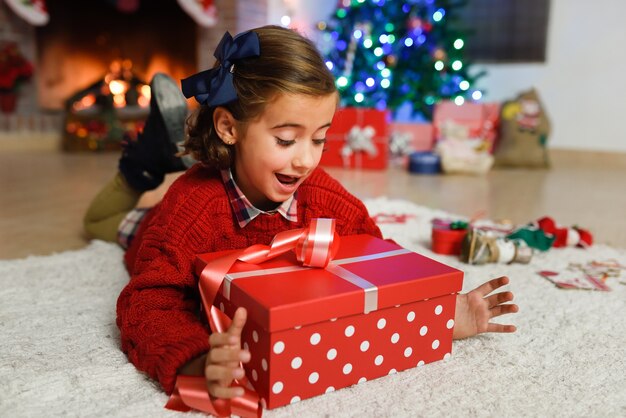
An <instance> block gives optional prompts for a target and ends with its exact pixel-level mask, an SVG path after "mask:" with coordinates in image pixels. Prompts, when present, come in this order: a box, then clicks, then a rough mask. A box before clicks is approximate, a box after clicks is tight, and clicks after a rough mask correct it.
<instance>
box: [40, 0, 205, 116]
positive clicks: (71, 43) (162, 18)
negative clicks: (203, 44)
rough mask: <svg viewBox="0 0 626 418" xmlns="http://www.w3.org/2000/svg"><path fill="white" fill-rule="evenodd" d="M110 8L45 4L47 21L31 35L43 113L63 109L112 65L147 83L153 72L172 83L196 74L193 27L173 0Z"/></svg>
mask: <svg viewBox="0 0 626 418" xmlns="http://www.w3.org/2000/svg"><path fill="white" fill-rule="evenodd" d="M115 4H116V2H115V1H104V0H99V1H81V2H76V1H71V0H48V1H47V6H48V11H49V13H50V21H49V23H48V24H47V25H46V26H42V27H39V28H38V29H37V32H36V42H37V45H38V55H39V56H38V60H37V61H38V73H39V77H38V78H37V95H38V97H39V105H40V106H41V107H42V108H43V109H52V110H61V109H64V108H65V105H66V100H67V99H68V98H70V97H71V96H72V95H74V94H76V93H77V92H78V91H80V90H82V89H84V88H87V87H88V86H90V85H92V84H93V83H96V82H98V81H99V80H101V79H103V78H104V77H105V75H106V74H107V73H108V72H109V71H110V69H111V65H112V64H114V63H116V62H120V63H121V62H131V63H132V71H133V73H134V75H135V76H136V77H137V78H139V79H141V80H146V81H147V82H149V81H150V79H151V77H152V76H153V75H154V73H156V72H159V71H161V72H164V73H166V74H169V75H170V76H172V77H173V78H175V79H180V78H183V77H185V76H187V75H190V74H192V73H194V72H195V71H196V69H197V67H198V65H197V54H196V42H197V34H196V31H197V27H196V25H195V23H194V22H193V20H192V19H191V18H190V17H189V16H188V15H187V14H186V13H185V12H184V11H183V10H181V8H180V7H179V6H178V4H177V3H176V2H175V1H171V0H149V1H141V2H138V7H137V9H136V10H135V11H132V12H122V11H119V10H117V8H116V6H115Z"/></svg>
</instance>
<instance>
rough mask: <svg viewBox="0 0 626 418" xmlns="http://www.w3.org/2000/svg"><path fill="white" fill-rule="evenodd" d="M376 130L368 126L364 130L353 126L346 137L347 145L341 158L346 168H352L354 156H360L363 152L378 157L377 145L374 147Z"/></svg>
mask: <svg viewBox="0 0 626 418" xmlns="http://www.w3.org/2000/svg"><path fill="white" fill-rule="evenodd" d="M375 134H376V130H375V129H374V128H373V127H372V126H370V125H367V126H365V127H363V128H361V127H360V126H353V127H352V129H350V132H348V135H346V144H345V145H344V146H343V148H341V157H342V159H343V165H344V166H345V167H349V166H350V157H351V156H352V154H356V155H357V156H358V155H360V153H361V152H365V153H367V154H368V155H369V156H370V157H375V156H377V155H378V150H377V149H376V145H374V141H373V139H374V135H375Z"/></svg>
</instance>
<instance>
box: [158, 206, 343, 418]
mask: <svg viewBox="0 0 626 418" xmlns="http://www.w3.org/2000/svg"><path fill="white" fill-rule="evenodd" d="M338 248H339V236H338V235H337V233H336V232H335V220H334V219H324V218H320V219H312V220H311V224H310V225H309V227H308V228H302V229H293V230H289V231H284V232H280V233H278V234H276V236H274V239H272V242H271V243H270V245H269V246H268V245H252V246H250V247H248V248H246V249H243V250H239V251H234V252H231V253H228V254H226V255H225V256H223V257H220V258H217V259H215V260H212V261H211V262H209V263H207V264H206V266H205V267H204V269H203V270H202V273H201V274H200V279H199V283H198V285H199V289H200V296H201V298H202V306H203V308H204V311H205V312H206V313H207V316H208V320H209V325H210V327H211V330H212V331H213V332H224V331H225V330H226V329H227V328H228V326H229V325H230V322H231V320H230V318H228V317H227V316H226V314H224V313H223V312H221V311H220V310H219V309H217V308H216V307H215V306H213V302H214V301H215V297H216V296H217V292H218V291H219V288H220V286H221V284H222V281H223V280H224V276H225V275H226V273H228V270H230V268H231V267H232V265H233V264H234V263H235V262H236V261H237V260H240V261H245V262H247V263H254V264H259V263H262V262H264V261H267V260H269V259H271V258H274V257H277V256H279V255H280V254H283V253H285V252H287V251H290V250H294V251H295V252H296V255H297V258H298V261H299V262H301V263H302V264H303V265H305V266H308V267H320V268H323V267H326V266H327V265H328V263H329V262H330V260H332V258H333V257H334V256H335V253H336V252H337V249H338ZM246 384H247V381H246V379H245V377H244V378H243V379H239V380H235V383H234V385H235V386H239V387H242V388H243V389H244V395H243V396H241V397H236V398H233V399H211V398H210V397H209V394H208V392H207V389H206V381H205V379H204V376H178V377H177V379H176V387H175V388H174V392H173V393H172V395H171V397H170V399H169V401H168V403H167V405H165V407H166V408H168V409H174V410H178V411H189V410H191V409H192V408H193V409H197V410H199V411H203V412H207V413H210V414H213V415H216V416H219V417H222V416H230V415H231V413H234V414H236V415H239V416H242V417H246V418H247V417H260V416H261V414H262V409H261V405H260V402H259V397H258V395H257V394H256V393H255V392H254V391H252V390H250V389H249V388H248V387H246Z"/></svg>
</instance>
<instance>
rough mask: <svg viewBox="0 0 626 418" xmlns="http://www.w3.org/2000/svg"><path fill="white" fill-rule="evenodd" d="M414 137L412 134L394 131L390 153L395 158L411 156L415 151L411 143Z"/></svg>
mask: <svg viewBox="0 0 626 418" xmlns="http://www.w3.org/2000/svg"><path fill="white" fill-rule="evenodd" d="M412 141H413V135H412V134H411V133H410V132H400V131H393V132H392V133H391V138H390V140H389V151H390V152H391V155H393V156H403V155H409V154H410V153H411V151H413V147H412V146H411V142H412Z"/></svg>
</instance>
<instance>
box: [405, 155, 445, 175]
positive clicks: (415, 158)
mask: <svg viewBox="0 0 626 418" xmlns="http://www.w3.org/2000/svg"><path fill="white" fill-rule="evenodd" d="M409 171H410V172H411V173H415V174H439V173H440V172H441V158H440V157H439V155H437V154H435V153H434V152H432V151H417V152H413V153H411V154H410V155H409Z"/></svg>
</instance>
